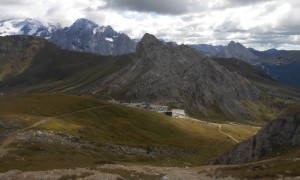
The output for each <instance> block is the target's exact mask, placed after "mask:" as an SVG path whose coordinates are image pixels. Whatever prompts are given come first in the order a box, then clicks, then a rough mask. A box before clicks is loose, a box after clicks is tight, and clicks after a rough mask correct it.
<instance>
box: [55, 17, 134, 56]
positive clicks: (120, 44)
mask: <svg viewBox="0 0 300 180" xmlns="http://www.w3.org/2000/svg"><path fill="white" fill-rule="evenodd" d="M50 41H52V42H54V43H55V44H57V45H58V46H60V47H62V48H63V49H68V50H75V51H82V52H91V53H96V54H101V55H120V54H126V53H130V52H134V51H135V46H136V44H135V42H134V41H133V40H131V39H130V38H129V37H128V36H127V35H126V34H124V33H118V32H116V31H114V30H113V29H112V27H111V26H106V27H104V26H98V25H97V24H95V23H94V22H92V21H90V20H87V19H78V20H77V21H75V22H74V23H73V24H72V25H71V26H70V27H66V28H64V29H59V30H57V31H55V32H54V33H53V34H52V36H51V38H50Z"/></svg>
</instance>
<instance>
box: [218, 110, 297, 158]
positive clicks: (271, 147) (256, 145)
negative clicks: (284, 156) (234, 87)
mask: <svg viewBox="0 0 300 180" xmlns="http://www.w3.org/2000/svg"><path fill="white" fill-rule="evenodd" d="M295 146H300V113H298V114H297V115H295V117H282V118H280V119H278V120H276V121H273V122H271V123H270V124H269V125H267V126H266V127H265V128H263V129H261V130H260V131H259V132H258V133H257V134H256V135H255V136H253V137H252V138H250V139H248V140H246V141H243V142H241V143H240V144H239V145H238V146H237V147H236V148H235V149H234V150H233V151H231V152H230V153H229V154H226V155H223V156H221V157H220V158H219V159H218V160H217V161H216V163H217V164H241V163H248V162H253V161H256V160H258V159H259V158H260V157H263V156H264V155H266V154H269V153H272V152H274V151H275V150H278V149H283V148H290V147H295Z"/></svg>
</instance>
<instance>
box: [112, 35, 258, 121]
mask: <svg viewBox="0 0 300 180" xmlns="http://www.w3.org/2000/svg"><path fill="white" fill-rule="evenodd" d="M110 79H112V78H110ZM114 79H115V80H114V81H113V82H112V83H111V85H110V87H109V88H108V89H109V93H110V94H114V93H116V92H118V91H120V89H122V93H123V98H125V99H134V100H137V101H143V102H153V103H160V104H169V105H173V106H176V107H180V108H185V109H188V110H190V111H202V112H204V113H205V110H206V109H211V110H216V109H217V110H220V111H221V112H223V113H225V114H227V115H232V116H234V117H241V118H247V117H248V115H247V112H246V110H245V109H244V108H243V105H242V104H241V101H242V100H253V99H256V98H257V97H258V94H259V91H258V90H257V89H256V87H255V86H253V85H252V84H251V83H250V82H249V81H248V80H247V79H245V78H243V77H242V76H240V75H239V74H238V73H235V72H230V71H229V70H228V69H227V68H225V67H223V66H220V65H219V64H218V63H216V62H215V61H213V60H211V59H210V58H205V57H204V56H202V55H201V54H199V52H198V51H197V50H195V49H193V48H190V47H188V46H185V45H180V46H177V47H173V46H172V44H167V45H164V44H162V43H161V42H160V41H159V40H158V39H156V38H155V37H154V36H153V35H150V34H145V35H144V37H143V38H142V40H141V41H140V43H139V44H138V46H137V49H136V55H135V57H134V61H133V63H132V64H130V65H129V66H127V67H126V68H125V69H123V70H122V71H120V72H119V73H118V74H115V76H114Z"/></svg>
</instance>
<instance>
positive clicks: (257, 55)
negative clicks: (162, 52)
mask: <svg viewBox="0 0 300 180" xmlns="http://www.w3.org/2000/svg"><path fill="white" fill-rule="evenodd" d="M190 46H191V47H193V48H195V49H197V50H198V51H199V52H201V53H202V54H205V55H207V56H216V57H223V58H235V59H240V60H243V61H245V62H247V63H250V64H252V65H254V66H257V67H260V68H261V69H262V70H264V71H265V72H266V73H267V74H268V75H270V76H271V77H272V78H274V79H275V80H277V81H279V82H281V83H284V84H288V85H290V86H293V87H297V88H300V75H299V73H298V72H299V69H300V58H299V57H300V51H286V50H277V49H269V50H266V51H258V50H255V49H253V48H246V47H245V46H243V45H242V44H240V43H238V42H234V41H231V42H230V43H229V44H228V45H227V46H213V45H206V44H193V45H190Z"/></svg>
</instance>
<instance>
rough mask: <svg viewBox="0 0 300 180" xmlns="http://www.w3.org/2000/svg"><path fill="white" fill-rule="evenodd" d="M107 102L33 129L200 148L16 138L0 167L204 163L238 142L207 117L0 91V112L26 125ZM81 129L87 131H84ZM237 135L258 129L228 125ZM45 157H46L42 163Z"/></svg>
mask: <svg viewBox="0 0 300 180" xmlns="http://www.w3.org/2000/svg"><path fill="white" fill-rule="evenodd" d="M102 105H108V106H105V107H103V108H99V109H94V110H91V111H87V112H80V113H76V114H72V115H69V116H63V117H60V118H54V119H52V120H50V121H49V122H48V123H46V124H43V125H40V126H38V127H35V128H33V129H34V130H53V131H59V132H64V133H68V134H72V135H80V136H82V138H84V139H86V140H92V141H95V142H96V144H98V145H100V146H101V144H105V143H113V144H122V145H129V146H134V147H142V148H146V147H147V146H151V147H175V148H179V149H183V150H184V149H188V150H193V151H194V152H196V155H195V156H189V155H188V154H184V153H179V154H177V155H176V156H170V157H155V158H153V157H144V156H142V157H140V156H134V155H132V156H120V155H114V154H107V152H106V153H105V152H102V151H101V150H91V149H76V148H72V147H68V146H65V145H49V144H43V143H33V144H22V143H21V142H16V143H15V144H13V146H14V148H15V150H14V151H11V153H10V154H9V155H8V156H5V157H4V158H3V159H2V160H3V162H4V163H1V165H0V170H1V171H3V170H9V169H11V168H18V169H23V170H39V169H52V168H67V167H82V166H93V165H94V164H97V163H101V162H112V161H113V162H117V161H119V162H123V163H138V164H153V165H175V166H185V165H204V164H206V163H207V162H209V161H211V160H212V159H214V158H216V157H217V156H218V155H219V154H220V153H223V152H224V151H228V150H229V149H231V148H232V147H233V146H234V145H235V142H233V141H232V140H230V139H229V138H228V137H226V136H225V135H222V134H220V133H219V132H218V127H217V126H215V125H210V124H207V123H201V122H194V121H189V120H182V119H172V118H170V117H168V116H165V115H162V114H158V113H155V112H151V111H147V110H141V109H134V108H130V107H125V106H121V105H116V104H110V103H107V102H103V101H98V100H95V99H91V98H87V97H78V96H67V95H57V94H32V95H11V96H1V97H0V118H1V119H5V120H10V121H14V120H17V121H18V122H20V123H22V124H23V126H24V127H26V126H29V125H30V124H33V123H34V122H37V121H39V120H40V119H43V118H44V117H49V116H56V115H60V114H64V113H68V112H73V111H76V110H80V109H85V108H89V107H95V106H102ZM79 129H84V131H85V133H84V134H80V133H79ZM224 130H227V131H230V132H231V133H232V134H233V136H235V137H237V138H238V137H239V136H242V138H246V137H249V136H251V135H252V134H253V133H254V132H256V131H257V129H250V130H247V131H245V129H244V127H240V126H228V127H224ZM45 161H47V162H48V163H46V164H45V163H44V162H45Z"/></svg>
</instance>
